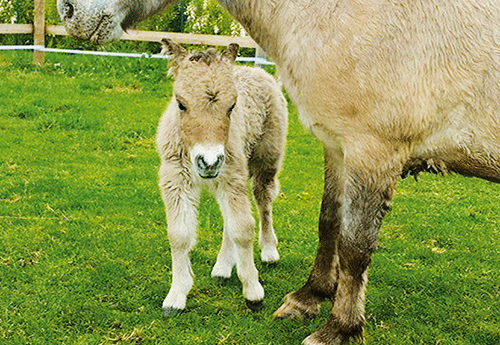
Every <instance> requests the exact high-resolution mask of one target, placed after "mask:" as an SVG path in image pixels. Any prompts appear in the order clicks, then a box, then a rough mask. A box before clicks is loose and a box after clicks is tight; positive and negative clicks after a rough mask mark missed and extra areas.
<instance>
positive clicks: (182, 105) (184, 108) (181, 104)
mask: <svg viewBox="0 0 500 345" xmlns="http://www.w3.org/2000/svg"><path fill="white" fill-rule="evenodd" d="M177 106H178V107H179V110H180V111H186V110H187V107H186V105H185V104H184V102H183V101H181V100H177Z"/></svg>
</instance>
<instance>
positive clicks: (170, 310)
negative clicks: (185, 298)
mask: <svg viewBox="0 0 500 345" xmlns="http://www.w3.org/2000/svg"><path fill="white" fill-rule="evenodd" d="M182 311H183V309H178V308H174V307H163V316H165V317H170V316H173V315H177V314H180V313H182Z"/></svg>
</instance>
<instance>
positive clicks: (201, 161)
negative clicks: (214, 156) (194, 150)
mask: <svg viewBox="0 0 500 345" xmlns="http://www.w3.org/2000/svg"><path fill="white" fill-rule="evenodd" d="M195 159H196V167H197V168H198V169H200V170H205V169H206V168H207V167H208V164H207V162H205V159H204V158H203V156H202V155H198V156H196V158H195Z"/></svg>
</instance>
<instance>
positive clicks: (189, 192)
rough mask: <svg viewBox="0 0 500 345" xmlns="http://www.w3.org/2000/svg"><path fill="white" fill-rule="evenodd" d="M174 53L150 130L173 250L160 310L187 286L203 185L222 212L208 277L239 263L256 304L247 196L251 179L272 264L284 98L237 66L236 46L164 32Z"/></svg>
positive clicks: (269, 82)
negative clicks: (191, 43)
mask: <svg viewBox="0 0 500 345" xmlns="http://www.w3.org/2000/svg"><path fill="white" fill-rule="evenodd" d="M163 44H164V47H165V51H168V52H169V53H170V54H171V55H172V57H173V63H172V67H171V69H170V71H171V72H172V74H173V75H174V76H175V82H174V95H173V97H172V100H171V102H170V104H169V106H168V108H167V110H166V111H165V113H164V114H163V116H162V118H161V120H160V125H159V127H158V133H157V147H158V152H159V154H160V158H161V166H160V172H159V176H160V181H159V185H160V189H161V194H162V197H163V201H164V203H165V209H166V212H167V224H168V237H169V240H170V248H171V251H172V286H171V288H170V291H169V293H168V295H167V297H166V298H165V301H164V302H163V309H164V311H165V314H171V313H172V312H175V311H178V310H181V309H184V307H185V305H186V297H187V294H188V293H189V291H190V290H191V287H192V285H193V277H192V272H191V262H190V260H189V251H190V250H191V249H192V248H193V246H194V244H195V242H196V227H197V212H196V208H197V204H198V199H199V195H200V191H201V189H202V187H204V186H207V187H209V188H210V189H211V190H212V191H213V192H214V194H215V196H216V199H217V201H218V203H219V205H220V209H221V211H222V215H223V217H224V232H223V239H222V247H221V250H220V252H219V255H218V257H217V262H216V264H215V266H214V268H213V270H212V277H214V278H217V280H224V279H227V278H229V277H230V276H231V271H232V269H233V266H236V269H237V273H238V277H239V278H240V280H241V282H242V284H243V295H244V296H245V298H246V299H247V305H248V306H249V307H250V308H252V309H257V308H260V305H261V303H262V299H263V298H264V289H263V288H262V286H261V284H260V283H259V279H258V273H257V269H256V268H255V265H254V260H253V245H252V244H253V234H254V233H253V228H254V218H253V216H252V211H251V207H250V200H249V198H248V195H247V180H248V179H249V178H250V177H251V178H252V180H253V190H254V195H255V200H256V201H257V206H258V208H259V213H260V231H259V243H260V246H261V248H262V253H261V257H262V261H264V262H276V261H277V260H278V259H279V254H278V251H277V249H276V245H277V238H276V235H275V234H274V229H273V219H272V210H273V209H272V202H273V200H274V198H275V197H276V196H277V195H278V190H279V184H278V179H277V176H276V175H277V173H278V171H279V170H280V168H281V163H282V161H283V155H284V152H285V141H286V133H287V125H288V110H287V103H286V100H285V98H284V97H283V94H282V93H281V88H280V87H279V86H278V84H277V83H276V81H275V80H274V78H273V77H272V76H271V75H269V74H267V73H266V72H265V71H264V70H262V69H260V68H250V67H241V66H234V65H233V64H232V62H233V61H234V59H235V58H236V56H237V54H238V45H237V44H232V45H230V46H229V49H228V50H227V51H225V52H224V53H223V54H221V55H218V54H217V53H216V52H215V50H207V51H203V52H195V53H189V52H187V51H186V50H184V49H183V48H181V47H180V46H179V45H177V44H176V43H174V42H172V41H170V40H163Z"/></svg>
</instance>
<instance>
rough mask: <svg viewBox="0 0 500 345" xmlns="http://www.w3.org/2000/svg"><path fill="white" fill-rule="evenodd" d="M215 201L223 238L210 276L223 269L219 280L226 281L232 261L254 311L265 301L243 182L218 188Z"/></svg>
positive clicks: (251, 217) (249, 209)
mask: <svg viewBox="0 0 500 345" xmlns="http://www.w3.org/2000/svg"><path fill="white" fill-rule="evenodd" d="M217 201H218V202H219V205H220V208H221V212H222V216H223V217H224V234H223V236H224V238H223V245H222V249H221V252H220V254H219V256H218V258H217V263H216V264H215V267H214V271H212V276H214V275H216V274H214V273H216V272H221V268H223V267H225V270H226V274H225V275H223V276H222V278H227V277H228V274H227V272H228V268H229V267H232V263H233V262H235V263H236V270H237V273H238V277H239V278H240V281H241V283H242V285H243V296H244V297H245V298H246V300H247V305H248V306H249V308H251V309H256V308H258V307H260V304H261V301H262V299H263V298H264V289H263V288H262V285H261V284H260V283H259V277H258V272H257V269H256V268H255V264H254V259H253V238H254V232H253V228H254V225H255V220H254V219H253V216H252V212H251V205H250V200H249V199H248V194H247V189H246V179H244V178H241V181H234V180H232V181H231V183H227V184H224V185H221V186H220V188H218V190H217ZM231 250H233V251H231ZM231 253H232V256H231ZM229 275H230V270H229Z"/></svg>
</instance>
